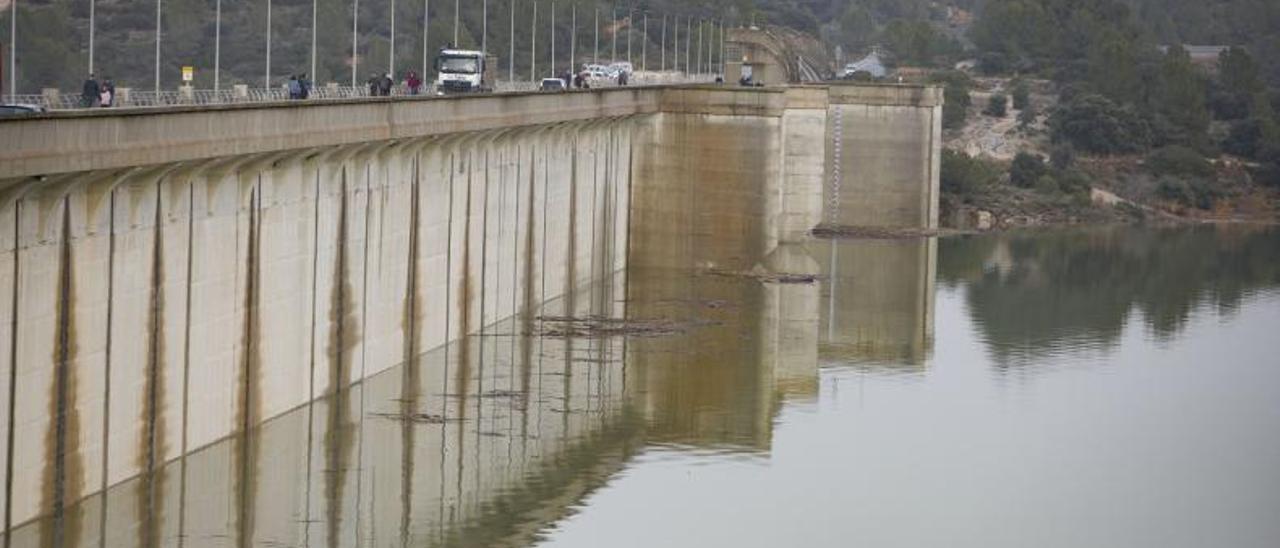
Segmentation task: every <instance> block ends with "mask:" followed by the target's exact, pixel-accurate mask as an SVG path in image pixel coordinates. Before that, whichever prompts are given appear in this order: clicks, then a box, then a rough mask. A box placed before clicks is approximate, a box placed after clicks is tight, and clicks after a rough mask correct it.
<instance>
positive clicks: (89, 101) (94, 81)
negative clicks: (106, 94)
mask: <svg viewBox="0 0 1280 548" xmlns="http://www.w3.org/2000/svg"><path fill="white" fill-rule="evenodd" d="M101 93H102V86H99V85H98V78H97V77H96V76H94V75H93V74H92V73H90V74H89V79H88V80H85V81H84V87H83V88H82V89H81V91H80V106H81V107H84V108H93V107H96V106H98V105H99V104H101V103H102V97H100V96H99V94H101Z"/></svg>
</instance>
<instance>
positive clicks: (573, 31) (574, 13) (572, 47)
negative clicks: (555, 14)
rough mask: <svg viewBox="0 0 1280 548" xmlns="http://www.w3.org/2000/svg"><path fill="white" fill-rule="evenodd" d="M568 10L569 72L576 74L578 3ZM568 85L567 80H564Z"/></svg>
mask: <svg viewBox="0 0 1280 548" xmlns="http://www.w3.org/2000/svg"><path fill="white" fill-rule="evenodd" d="M569 11H570V14H571V15H570V17H569V19H570V22H569V28H570V31H569V72H570V73H571V74H577V72H578V5H577V4H573V7H572V9H570V10H569ZM565 85H569V82H565Z"/></svg>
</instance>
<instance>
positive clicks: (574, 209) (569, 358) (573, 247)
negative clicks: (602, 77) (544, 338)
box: [548, 134, 578, 437]
mask: <svg viewBox="0 0 1280 548" xmlns="http://www.w3.org/2000/svg"><path fill="white" fill-rule="evenodd" d="M571 142H572V145H571V147H570V151H571V152H570V155H569V165H570V166H571V167H570V170H569V216H568V220H569V227H568V228H569V230H568V234H566V240H567V241H566V244H565V254H564V260H565V264H564V272H565V277H564V297H563V300H564V315H565V317H568V318H572V317H574V316H575V314H576V312H577V306H576V305H575V303H576V302H577V299H576V296H577V295H576V292H577V288H576V286H577V270H578V267H577V263H578V261H577V256H578V136H577V135H576V134H575V135H574V136H573V140H572V141H571ZM548 160H549V159H548ZM563 352H564V364H563V365H564V370H563V371H562V373H563V377H561V378H562V379H563V381H562V386H561V396H562V397H563V398H564V400H563V401H564V409H563V412H562V413H561V415H560V418H561V425H562V428H563V429H564V432H565V433H566V437H567V435H568V432H569V413H570V411H572V402H573V398H571V397H570V394H572V391H573V339H572V338H571V337H565V338H564V348H563Z"/></svg>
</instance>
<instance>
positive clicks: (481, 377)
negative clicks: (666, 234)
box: [10, 228, 1280, 548]
mask: <svg viewBox="0 0 1280 548" xmlns="http://www.w3.org/2000/svg"><path fill="white" fill-rule="evenodd" d="M724 241H725V239H724V238H718V239H706V240H698V239H696V238H694V239H693V244H690V245H688V246H685V248H684V249H685V250H686V251H687V254H686V255H685V256H684V257H685V259H688V258H689V257H695V258H696V257H697V256H699V255H698V254H702V255H701V256H702V257H707V256H712V257H718V258H719V261H704V262H702V263H701V264H700V265H698V266H699V267H700V268H701V270H700V271H699V270H698V269H694V268H672V267H671V265H672V264H683V263H681V260H685V259H680V260H675V259H672V258H671V257H672V256H673V255H672V252H671V251H670V250H671V249H673V247H672V246H671V245H670V243H669V242H667V241H665V240H663V239H662V238H655V239H653V240H652V241H651V243H652V247H653V249H648V250H646V246H647V245H649V244H646V243H645V242H646V240H643V239H633V242H632V257H631V265H632V268H630V269H629V270H628V271H627V272H623V273H619V275H618V276H616V277H615V278H613V279H610V280H606V281H605V282H603V283H600V284H594V285H592V286H591V287H584V288H580V291H577V292H572V293H571V294H570V296H569V297H568V298H566V299H562V300H560V301H558V302H554V303H549V304H548V305H547V306H546V307H544V308H543V309H542V311H543V312H544V313H545V314H547V315H564V316H574V317H587V316H598V317H611V318H619V319H620V318H627V319H630V320H632V321H633V322H635V323H633V324H632V326H633V327H634V326H636V325H647V326H650V327H653V326H654V325H658V326H659V327H663V326H665V327H672V326H675V328H676V329H674V331H675V333H669V332H667V331H671V330H670V329H666V330H663V329H660V330H658V331H659V333H657V335H658V336H631V337H568V338H566V337H560V336H543V337H538V336H530V335H525V334H526V333H530V332H534V333H537V332H538V329H537V328H538V321H537V320H536V319H535V318H521V319H519V321H515V322H508V323H507V324H504V325H499V326H492V327H488V328H486V331H485V333H483V334H482V335H480V336H472V337H469V338H468V339H467V341H465V342H464V343H461V344H458V345H454V346H452V347H450V348H448V349H441V350H438V351H435V352H432V353H430V354H428V355H426V356H423V357H421V358H420V359H418V360H417V361H416V362H414V364H413V367H400V368H396V369H393V370H391V371H389V372H387V373H385V374H382V375H379V376H377V377H374V378H372V379H369V380H368V381H366V382H363V383H361V384H358V385H356V386H354V387H352V388H351V389H350V390H347V391H343V392H341V393H338V394H335V395H333V396H331V397H329V398H326V399H323V400H319V401H316V402H314V403H312V404H310V405H308V406H306V407H304V408H301V409H298V410H297V411H295V412H292V413H289V414H287V415H285V416H282V417H279V418H277V419H273V420H272V421H270V422H268V423H266V424H265V425H264V426H263V427H262V428H260V429H255V430H253V431H252V432H250V433H247V434H242V435H238V436H237V437H235V438H233V439H230V440H228V441H226V442H224V443H220V444H217V445H214V446H211V447H208V448H206V449H203V450H200V451H198V452H196V453H194V454H192V455H189V456H187V457H185V458H183V459H181V460H180V461H178V462H175V463H171V464H170V465H168V466H166V467H165V468H164V469H163V470H162V471H161V472H160V473H157V474H156V475H154V476H152V477H149V478H143V479H138V480H134V481H131V482H129V483H126V484H123V485H120V486H116V487H113V488H112V489H111V490H110V491H108V492H107V493H106V495H105V496H100V495H99V496H94V497H92V498H91V499H89V500H87V501H86V502H85V503H83V504H82V505H81V506H80V507H79V508H77V509H75V512H74V513H73V514H71V515H72V516H74V517H75V519H76V521H75V522H74V526H75V528H74V529H68V533H67V535H66V537H65V538H69V539H72V540H71V541H70V542H69V544H68V545H75V546H81V545H83V546H128V547H135V546H136V547H151V546H190V547H221V546H236V547H244V546H274V547H281V546H325V547H334V548H336V547H340V546H342V547H347V546H397V547H403V546H527V545H543V546H556V547H560V546H567V547H577V546H582V547H597V546H614V547H616V546H646V547H647V546H696V547H713V546H716V547H718V546H725V547H741V546H760V547H776V546H874V547H896V546H901V547H923V546H953V547H984V548H991V547H1019V548H1023V547H1055V546H1062V547H1081V546H1089V547H1126V548H1137V547H1153V548H1155V547H1159V548H1170V547H1180V546H1186V547H1205V546H1221V547H1233V548H1249V547H1257V548H1274V547H1276V546H1280V356H1278V354H1277V351H1278V350H1280V231H1277V230H1274V229H1251V228H1196V229H1173V230H1154V229H1140V228H1120V229H1105V230H1090V231H1059V232H1044V233H1024V234H1004V235H989V236H979V237H962V238H947V239H942V240H912V241H892V242H886V241H813V242H810V243H807V244H803V245H786V246H781V247H777V248H776V249H771V250H769V251H767V255H766V256H762V257H749V255H750V254H751V253H752V251H751V250H752V249H765V247H764V246H759V245H757V244H755V243H753V242H752V241H750V240H748V239H744V240H742V241H741V242H738V243H736V244H735V243H733V242H730V244H727V245H724V246H722V247H713V246H711V244H709V243H708V242H712V243H714V242H724ZM677 247H678V246H677ZM689 250H692V251H689ZM744 250H745V251H744ZM648 252H652V253H653V255H652V257H657V258H659V259H661V260H647V259H646V256H645V254H646V253H648ZM760 252H761V253H766V252H765V251H760ZM650 258H651V257H650ZM686 262H687V261H686ZM644 265H648V268H645V267H644ZM654 265H661V266H663V268H657V267H655V266H654ZM690 266H692V265H690ZM708 268H714V269H718V270H717V272H718V274H717V275H709V274H708V273H707V269H708ZM726 269H728V272H726ZM743 270H753V271H754V272H755V273H760V272H765V271H773V272H787V273H794V274H813V275H817V276H819V281H818V282H817V283H808V284H806V283H797V284H780V283H765V282H761V281H759V280H758V279H756V278H754V277H750V276H746V277H744V276H740V275H739V276H735V275H725V274H732V273H733V272H738V273H741V272H742V271H743ZM652 320H662V322H659V323H658V324H654V323H653V322H652ZM543 334H544V335H545V334H546V333H543ZM561 334H563V333H561ZM652 334H653V333H650V335H652ZM46 533H47V531H46ZM40 538H44V537H42V535H41V531H40V529H39V525H38V524H32V525H31V526H29V527H26V528H23V529H19V530H17V531H16V532H15V534H14V536H13V538H12V539H10V541H11V542H12V545H13V546H20V547H22V546H38V545H39V542H40V541H39V539H40Z"/></svg>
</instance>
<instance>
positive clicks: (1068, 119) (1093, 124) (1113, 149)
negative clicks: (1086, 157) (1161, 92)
mask: <svg viewBox="0 0 1280 548" xmlns="http://www.w3.org/2000/svg"><path fill="white" fill-rule="evenodd" d="M1049 127H1050V129H1051V131H1052V138H1053V141H1054V142H1059V143H1070V144H1071V145H1072V146H1074V147H1075V148H1076V149H1077V150H1082V151H1085V152H1092V153H1096V154H1124V153H1130V152H1140V151H1143V150H1146V149H1147V147H1148V146H1150V144H1151V126H1150V123H1149V122H1147V121H1146V120H1145V119H1144V118H1143V117H1142V116H1140V115H1138V113H1136V112H1135V111H1134V110H1133V109H1131V108H1129V107H1122V106H1120V105H1117V104H1116V103H1114V102H1112V101H1111V100H1110V99H1107V98H1106V97H1103V96H1101V95H1097V94H1081V95H1076V96H1075V97H1073V98H1072V99H1071V100H1069V101H1066V102H1065V103H1064V104H1061V105H1059V106H1058V108H1057V109H1055V110H1054V112H1053V114H1052V115H1051V116H1050V118H1049Z"/></svg>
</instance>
